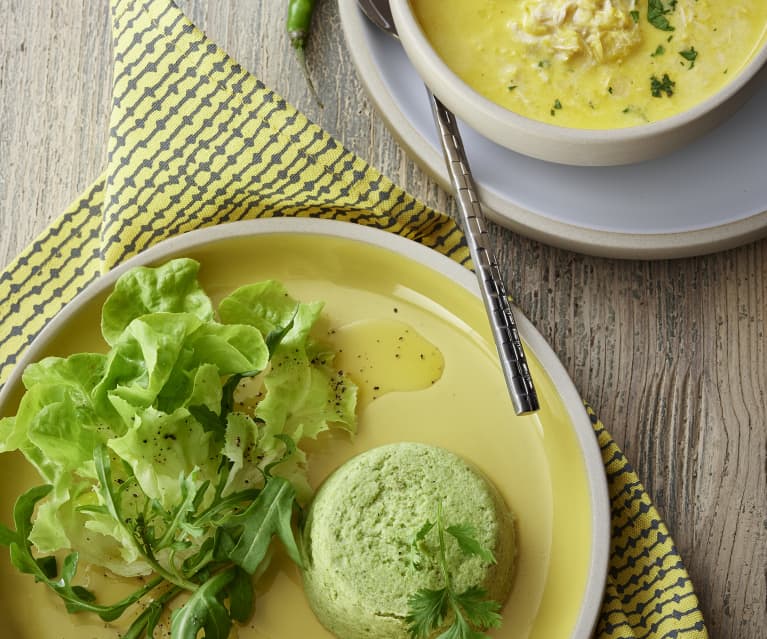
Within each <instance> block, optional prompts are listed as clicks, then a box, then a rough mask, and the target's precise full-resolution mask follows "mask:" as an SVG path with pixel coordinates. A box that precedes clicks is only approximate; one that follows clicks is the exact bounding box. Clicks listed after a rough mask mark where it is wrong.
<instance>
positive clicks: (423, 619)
mask: <svg viewBox="0 0 767 639" xmlns="http://www.w3.org/2000/svg"><path fill="white" fill-rule="evenodd" d="M434 529H436V534H437V539H438V540H439V547H438V556H437V557H436V558H435V561H436V563H437V564H438V565H439V567H440V573H441V574H442V578H443V582H444V587H443V588H441V589H438V590H430V589H426V588H424V589H421V590H418V591H417V592H416V593H415V594H414V595H412V596H411V597H410V598H409V599H408V614H407V616H406V621H407V624H408V632H409V634H410V637H411V639H423V638H424V637H428V636H429V635H430V633H432V632H434V631H435V630H437V629H438V628H440V627H441V626H442V625H443V624H444V623H445V620H446V619H448V618H449V613H450V612H451V611H452V623H451V625H450V626H449V627H448V628H447V629H446V630H445V631H444V632H443V633H442V634H440V635H439V637H438V638H437V639H483V638H484V635H483V634H482V632H481V631H482V630H486V629H488V628H496V627H498V626H500V624H501V617H500V614H499V610H500V609H501V606H500V604H499V603H498V602H496V601H492V600H488V599H487V593H486V592H485V590H483V589H482V588H481V587H479V586H472V587H469V588H467V589H466V590H464V591H463V592H462V593H460V594H459V593H456V592H455V590H454V587H453V581H452V578H451V575H450V574H449V569H448V563H447V550H446V547H445V534H448V535H450V536H451V537H453V539H455V541H456V542H457V543H458V546H459V547H460V548H461V550H462V551H463V552H464V553H465V554H466V555H469V556H478V557H481V558H483V559H484V560H485V561H488V562H492V563H495V557H494V556H493V554H492V552H490V551H489V550H488V549H487V548H485V547H483V546H482V545H481V544H480V543H479V542H478V541H477V539H476V530H475V528H474V527H473V526H472V525H470V524H466V523H463V524H453V525H452V526H448V527H445V526H444V522H443V518H442V504H437V517H436V521H435V522H431V521H427V522H426V523H425V524H424V525H423V526H421V528H420V529H419V530H418V532H417V533H416V540H415V541H414V545H417V544H419V543H420V542H423V541H424V539H425V538H426V536H427V535H428V534H429V533H430V532H431V531H432V530H434Z"/></svg>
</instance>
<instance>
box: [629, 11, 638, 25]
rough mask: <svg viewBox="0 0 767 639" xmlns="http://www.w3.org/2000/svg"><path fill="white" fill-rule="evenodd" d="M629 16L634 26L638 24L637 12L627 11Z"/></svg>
mask: <svg viewBox="0 0 767 639" xmlns="http://www.w3.org/2000/svg"><path fill="white" fill-rule="evenodd" d="M629 15H630V16H631V19H632V20H633V21H634V24H638V23H639V11H636V10H634V11H629Z"/></svg>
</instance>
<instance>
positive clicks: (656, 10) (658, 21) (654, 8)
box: [647, 0, 674, 31]
mask: <svg viewBox="0 0 767 639" xmlns="http://www.w3.org/2000/svg"><path fill="white" fill-rule="evenodd" d="M672 8H673V7H672ZM670 12H671V9H666V8H665V7H664V6H663V0H648V2H647V21H648V22H649V23H650V24H651V25H652V26H654V27H655V28H656V29H660V30H661V31H673V30H674V27H672V26H671V24H670V23H669V21H668V19H667V18H666V14H668V13H670Z"/></svg>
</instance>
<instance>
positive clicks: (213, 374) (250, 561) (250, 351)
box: [0, 259, 356, 637]
mask: <svg viewBox="0 0 767 639" xmlns="http://www.w3.org/2000/svg"><path fill="white" fill-rule="evenodd" d="M198 270H199V265H198V264H197V263H196V262H195V261H193V260H187V259H178V260H171V261H170V262H168V263H167V264H163V265H162V266H159V267H156V268H144V267H141V268H136V269H132V270H130V271H128V272H126V273H125V274H124V275H123V276H122V277H121V278H120V279H119V280H118V282H117V283H116V285H115V288H114V290H113V292H112V293H111V294H110V295H109V297H108V298H107V300H106V302H105V303H104V307H103V313H102V322H101V328H102V333H103V336H104V339H105V340H106V347H105V350H106V352H105V353H80V354H75V355H71V356H69V357H49V358H46V359H43V360H41V361H40V362H37V363H35V364H32V365H30V366H29V367H27V369H26V370H25V371H24V374H23V377H22V381H23V384H24V386H25V389H26V392H25V394H24V395H23V397H22V399H21V401H20V404H19V408H18V410H17V413H16V415H14V416H11V417H6V418H3V419H0V453H2V452H9V451H16V450H17V451H20V452H21V453H22V454H23V455H24V456H25V457H26V458H27V460H28V461H29V462H30V463H31V464H32V465H33V466H34V467H35V468H36V469H37V471H38V473H39V475H40V476H41V477H42V479H43V480H44V482H45V483H46V487H45V489H44V490H39V491H37V492H32V493H30V496H29V497H28V498H26V500H25V501H24V504H26V506H25V508H26V510H25V513H26V512H27V510H29V512H28V517H27V516H26V515H25V516H24V517H22V518H21V519H22V520H23V521H22V523H23V524H24V525H23V526H21V527H19V525H18V522H17V531H16V533H14V532H12V531H10V530H9V529H6V528H5V527H0V544H5V545H10V546H14V547H15V548H16V549H17V550H16V551H13V552H16V562H15V563H16V565H17V567H19V568H20V569H21V570H26V571H27V572H30V570H31V571H33V573H34V574H35V575H37V574H38V573H39V572H40V571H42V570H43V569H44V568H45V569H48V568H51V574H53V572H55V568H56V566H55V560H54V558H53V557H52V556H51V555H53V553H57V552H59V551H62V550H66V551H68V552H69V554H68V555H67V557H68V559H65V561H64V564H65V565H62V574H63V572H64V571H65V570H66V579H65V581H66V584H65V585H66V587H65V588H63V589H62V588H60V587H58V586H57V585H56V584H60V582H59V581H54V580H53V578H50V579H49V578H46V579H45V580H43V581H44V582H45V583H47V584H48V585H49V586H50V587H51V588H53V590H54V591H55V592H57V593H58V594H59V595H60V596H62V598H64V600H65V602H66V603H67V605H68V606H70V607H71V606H75V608H72V610H74V609H77V610H90V611H91V612H97V613H98V614H99V615H101V616H102V618H103V619H105V620H111V619H115V618H117V617H118V616H119V615H120V614H121V613H122V612H123V611H124V610H125V609H126V606H128V605H132V603H134V602H135V601H138V600H139V599H140V598H141V597H143V596H144V594H145V593H146V592H148V590H147V588H149V589H151V588H152V587H154V586H151V587H150V584H159V583H165V584H166V585H167V588H166V589H165V590H164V591H163V594H162V595H160V596H159V597H157V598H156V599H154V602H153V603H148V604H147V606H148V607H147V608H146V611H145V612H144V613H142V614H139V615H138V616H137V617H135V622H134V625H133V626H132V630H129V631H128V633H127V634H126V636H131V637H139V636H141V633H142V632H143V633H146V632H149V629H151V628H153V627H154V626H155V622H156V619H157V618H158V615H159V614H160V612H161V610H162V608H163V606H164V605H165V604H166V603H168V602H169V601H171V600H172V598H173V597H175V595H176V594H178V593H180V592H182V591H189V592H191V593H207V594H205V596H202V595H194V594H193V595H192V597H193V599H194V597H197V599H195V601H196V602H197V604H196V605H195V606H192V607H191V608H190V609H188V612H187V613H184V614H183V615H176V616H174V617H173V619H174V620H175V621H174V627H175V628H176V630H177V631H178V629H179V628H180V627H181V626H182V625H184V624H186V623H191V624H192V625H191V626H190V627H192V628H193V627H195V624H196V623H197V621H196V619H197V617H195V615H196V614H197V612H200V611H201V610H205V611H206V612H205V614H206V615H207V616H208V621H207V622H205V623H203V626H202V627H204V628H205V630H206V631H208V629H209V628H208V625H209V624H212V623H214V622H215V624H217V627H218V626H220V627H219V628H218V629H219V630H221V632H224V630H226V629H227V628H228V627H229V626H228V624H229V621H228V620H230V619H241V618H244V617H245V616H246V614H245V611H246V610H249V609H250V608H249V606H248V605H246V603H247V601H249V600H250V599H252V585H250V579H251V577H252V575H253V574H255V573H257V572H258V571H259V570H262V569H263V564H264V563H265V561H266V560H265V557H267V556H268V555H269V546H270V544H271V540H272V538H274V537H275V536H276V537H277V538H279V539H281V540H282V542H283V544H284V545H285V546H286V547H287V549H288V552H289V554H290V555H291V556H293V557H294V558H296V559H297V560H298V561H299V562H300V557H299V556H298V553H297V551H296V548H295V543H294V541H293V539H292V531H291V518H292V517H293V515H294V514H295V502H296V501H298V502H300V503H304V502H306V501H308V499H309V497H310V495H311V489H310V486H309V482H308V476H307V457H306V453H305V452H304V451H303V450H301V449H300V448H297V447H296V443H297V442H298V441H300V440H301V439H304V438H307V437H316V436H317V435H318V434H319V433H320V432H322V431H323V430H326V429H327V428H329V427H331V426H340V427H342V428H345V429H347V430H354V424H355V421H354V420H355V415H354V411H355V401H356V387H355V386H354V384H352V383H351V382H350V381H349V380H348V379H347V378H346V377H345V376H344V375H343V373H341V372H340V371H338V370H336V369H335V367H334V366H333V353H332V352H330V351H327V350H325V349H324V348H323V347H322V346H321V345H320V344H319V343H318V342H317V341H316V340H315V339H314V337H312V334H311V331H312V329H313V327H314V326H315V325H316V322H317V320H318V318H319V316H320V313H321V311H322V308H323V304H322V303H320V302H312V303H303V302H299V301H296V300H294V299H293V298H292V297H291V296H290V295H289V294H288V292H287V290H286V288H285V287H284V286H283V285H282V284H280V283H278V282H275V281H271V280H270V281H266V282H261V283H257V284H253V285H249V286H245V287H242V288H241V289H238V290H237V291H235V292H233V293H232V294H231V295H229V296H228V297H226V298H224V299H223V301H222V302H221V304H220V306H219V308H218V309H217V311H216V312H214V307H213V304H212V302H211V300H210V299H209V298H208V296H207V295H206V293H205V292H204V290H203V289H202V287H201V286H200V284H199V282H198V281H197V273H198ZM216 313H217V314H216ZM277 489H279V490H277ZM29 508H32V510H30V509H29ZM245 515H247V516H245ZM27 520H28V521H27ZM22 537H23V540H22ZM20 549H21V550H23V551H24V552H23V553H22V554H19V553H20V552H21V550H20ZM33 551H34V553H35V554H34V555H33V554H32V552H33ZM22 555H23V556H22ZM40 555H47V557H42V558H40V559H39V560H38V559H36V558H35V557H37V556H40ZM78 557H79V558H80V559H82V560H83V561H86V562H88V563H92V564H96V565H99V566H103V567H105V568H107V569H109V570H111V571H112V572H114V573H116V574H119V575H124V576H139V575H147V574H150V573H155V574H156V577H155V578H154V579H153V580H151V581H150V582H148V583H147V586H145V587H144V588H143V589H142V590H140V591H138V592H137V594H135V597H133V596H131V597H129V598H128V599H126V600H123V602H118V604H115V605H114V606H101V605H96V604H93V605H91V603H88V602H92V599H88V597H91V595H90V593H88V592H87V591H86V590H85V589H84V588H80V587H79V586H76V585H74V582H73V581H72V580H73V579H74V577H75V573H76V570H77V561H78ZM30 558H31V559H30ZM12 561H13V557H12ZM30 562H31V563H30ZM235 566H239V567H238V568H235V570H234V573H231V572H227V571H230V569H231V568H232V567H235ZM40 574H42V573H40ZM221 574H234V575H235V577H237V578H234V577H233V578H232V580H231V581H227V580H224V581H221V582H217V581H216V579H218V576H219V575H221ZM214 582H215V584H214ZM224 582H225V583H224ZM206 584H207V585H206ZM211 584H213V585H211ZM214 585H215V587H214ZM219 596H223V599H220V600H219V599H215V597H219ZM211 597H213V599H211ZM126 602H128V603H126ZM216 602H219V603H220V605H219V603H216ZM226 602H229V603H228V608H227V603H226ZM234 602H237V603H236V604H235V603H234ZM190 615H191V616H190ZM182 620H185V621H184V624H182ZM219 622H220V623H219ZM217 632H218V630H217ZM174 636H175V635H174Z"/></svg>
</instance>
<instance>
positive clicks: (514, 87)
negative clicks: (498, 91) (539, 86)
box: [508, 83, 519, 91]
mask: <svg viewBox="0 0 767 639" xmlns="http://www.w3.org/2000/svg"><path fill="white" fill-rule="evenodd" d="M518 86H519V85H517V84H514V83H512V84H510V85H509V86H508V89H509V91H513V90H514V89H516V88H517V87H518Z"/></svg>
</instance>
